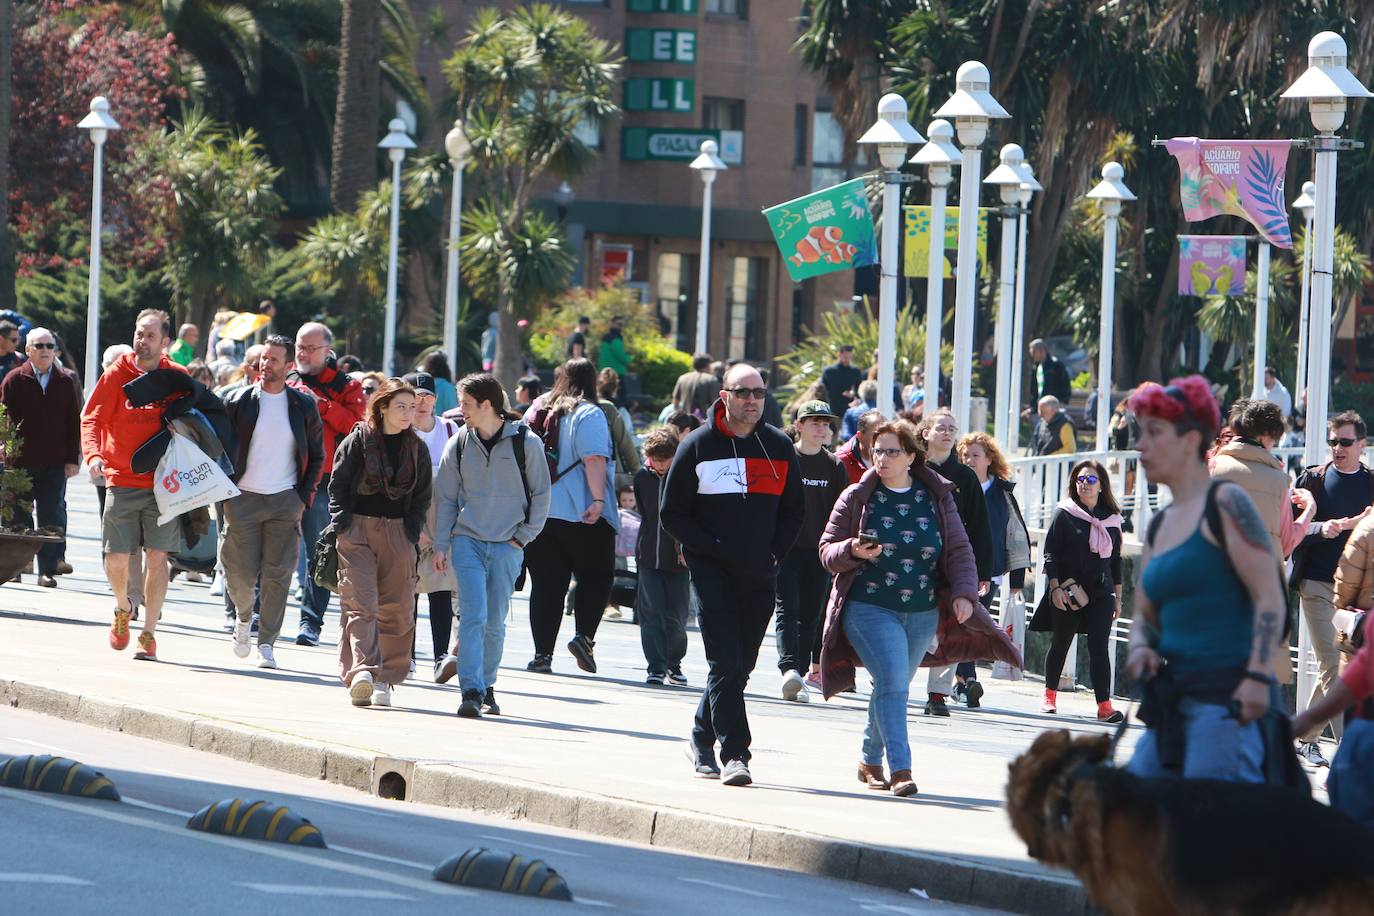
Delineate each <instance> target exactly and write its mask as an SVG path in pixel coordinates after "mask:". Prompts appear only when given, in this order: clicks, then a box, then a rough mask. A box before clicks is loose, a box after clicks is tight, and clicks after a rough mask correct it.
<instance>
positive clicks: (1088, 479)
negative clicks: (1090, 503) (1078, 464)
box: [1078, 474, 1097, 485]
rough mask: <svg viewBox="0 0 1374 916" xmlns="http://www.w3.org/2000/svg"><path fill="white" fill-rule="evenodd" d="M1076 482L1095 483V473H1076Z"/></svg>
mask: <svg viewBox="0 0 1374 916" xmlns="http://www.w3.org/2000/svg"><path fill="white" fill-rule="evenodd" d="M1078 482H1079V483H1086V484H1089V485H1092V484H1095V483H1097V475H1096V474H1079V475H1078Z"/></svg>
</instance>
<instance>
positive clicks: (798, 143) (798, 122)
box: [792, 105, 810, 165]
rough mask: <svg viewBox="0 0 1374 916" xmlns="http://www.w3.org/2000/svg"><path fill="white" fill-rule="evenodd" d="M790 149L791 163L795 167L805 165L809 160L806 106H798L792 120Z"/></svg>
mask: <svg viewBox="0 0 1374 916" xmlns="http://www.w3.org/2000/svg"><path fill="white" fill-rule="evenodd" d="M792 147H793V154H792V156H793V162H794V164H796V165H806V164H807V163H808V162H809V161H810V159H809V158H808V157H807V153H808V152H810V151H809V150H808V149H807V148H806V106H805V105H798V106H797V110H796V115H795V117H793V119H792Z"/></svg>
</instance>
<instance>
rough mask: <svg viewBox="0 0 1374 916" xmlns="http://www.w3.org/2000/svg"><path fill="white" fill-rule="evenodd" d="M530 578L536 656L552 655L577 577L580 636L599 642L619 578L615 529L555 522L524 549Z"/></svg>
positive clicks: (599, 524)
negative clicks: (613, 586)
mask: <svg viewBox="0 0 1374 916" xmlns="http://www.w3.org/2000/svg"><path fill="white" fill-rule="evenodd" d="M525 566H526V568H527V569H528V570H529V574H530V633H531V634H532V635H533V636H534V654H535V655H552V654H553V647H554V643H556V642H557V641H558V628H559V626H560V625H561V624H562V623H563V599H564V597H566V596H567V594H568V582H569V580H570V579H571V577H572V576H573V575H576V576H577V598H576V603H575V604H574V606H573V613H574V615H575V619H576V621H577V633H578V635H579V636H585V637H586V638H587V639H590V640H593V641H594V640H595V639H596V630H597V627H599V626H601V615H602V614H604V613H605V612H606V602H607V601H609V600H610V597H611V582H612V579H613V578H614V576H615V529H614V528H612V527H611V523H610V522H608V521H606V520H605V519H604V518H603V519H601V520H599V521H598V522H597V523H596V524H595V525H584V524H583V523H582V522H569V521H564V520H563V519H561V518H551V519H549V520H548V521H547V522H546V523H545V524H544V530H543V531H541V532H539V537H537V538H535V539H534V540H533V541H530V543H529V544H527V545H526V546H525Z"/></svg>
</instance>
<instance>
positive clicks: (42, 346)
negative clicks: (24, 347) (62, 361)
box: [29, 341, 57, 350]
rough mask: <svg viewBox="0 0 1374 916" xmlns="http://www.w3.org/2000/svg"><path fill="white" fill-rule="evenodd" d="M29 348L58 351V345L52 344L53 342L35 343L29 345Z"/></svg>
mask: <svg viewBox="0 0 1374 916" xmlns="http://www.w3.org/2000/svg"><path fill="white" fill-rule="evenodd" d="M29 346H31V347H33V348H34V349H36V350H56V349H57V344H55V343H52V342H51V341H40V342H38V343H35V344H29Z"/></svg>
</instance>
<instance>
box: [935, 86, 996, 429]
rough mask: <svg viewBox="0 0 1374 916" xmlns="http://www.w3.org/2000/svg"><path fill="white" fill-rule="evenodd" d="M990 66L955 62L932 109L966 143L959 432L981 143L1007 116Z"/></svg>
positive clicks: (964, 407) (971, 312)
mask: <svg viewBox="0 0 1374 916" xmlns="http://www.w3.org/2000/svg"><path fill="white" fill-rule="evenodd" d="M991 79H992V78H991V76H989V74H988V68H987V67H985V66H983V65H982V64H981V63H979V62H978V61H976V60H971V61H968V62H966V63H964V64H963V65H962V66H960V67H959V72H958V73H957V74H956V75H955V81H954V95H952V96H950V98H949V101H947V102H945V104H943V105H941V106H940V108H939V110H938V111H936V112H935V114H936V116H937V117H941V118H953V119H954V128H955V130H956V131H958V133H959V142H960V144H962V145H963V147H964V162H963V171H962V172H961V174H960V176H959V265H958V274H957V276H956V278H955V285H954V372H953V373H952V374H951V376H950V380H951V382H952V383H953V392H952V395H951V398H950V400H951V405H950V406H951V408H952V409H953V411H954V421H955V423H956V424H957V425H958V427H959V430H960V431H961V432H968V431H969V430H968V414H969V394H970V381H971V379H972V378H973V325H974V319H975V318H976V317H977V315H976V312H977V308H978V303H977V296H978V264H977V259H978V190H979V180H980V179H981V178H982V168H983V163H982V158H981V151H980V150H979V147H980V146H982V144H983V141H984V140H985V139H987V135H988V121H989V120H990V119H992V118H1009V117H1011V115H1010V114H1008V113H1007V110H1006V109H1005V108H1003V107H1002V106H1001V105H999V104H998V102H997V100H996V99H994V98H993V97H992V94H991V93H990V92H988V84H989V82H990V81H991Z"/></svg>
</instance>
